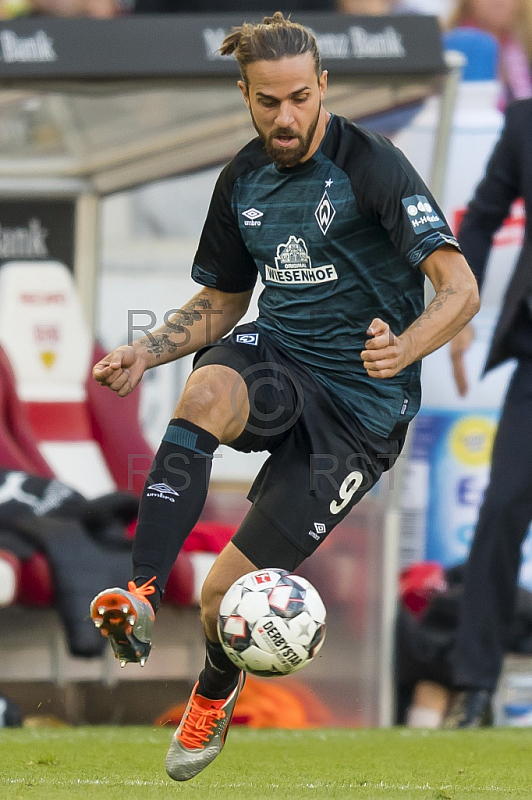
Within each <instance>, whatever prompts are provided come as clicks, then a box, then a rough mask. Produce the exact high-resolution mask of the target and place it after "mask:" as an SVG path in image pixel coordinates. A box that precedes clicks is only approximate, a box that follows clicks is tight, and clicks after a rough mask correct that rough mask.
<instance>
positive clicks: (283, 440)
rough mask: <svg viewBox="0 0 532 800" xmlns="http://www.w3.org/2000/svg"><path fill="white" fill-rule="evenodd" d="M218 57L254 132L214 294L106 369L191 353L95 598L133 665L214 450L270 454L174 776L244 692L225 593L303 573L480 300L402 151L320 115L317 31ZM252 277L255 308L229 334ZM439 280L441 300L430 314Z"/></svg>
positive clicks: (213, 742)
mask: <svg viewBox="0 0 532 800" xmlns="http://www.w3.org/2000/svg"><path fill="white" fill-rule="evenodd" d="M221 52H222V54H223V55H229V54H231V53H234V54H235V56H236V59H237V61H238V64H239V67H240V73H241V80H240V81H239V84H238V85H239V87H240V90H241V91H242V94H243V97H244V101H245V103H246V105H247V106H248V108H249V110H250V113H251V117H252V120H253V124H254V125H255V128H256V130H257V133H258V137H257V138H256V139H254V140H253V141H251V142H250V143H249V144H248V145H247V146H246V147H244V148H243V149H242V150H241V151H240V152H239V153H238V154H237V155H236V156H235V157H234V158H233V159H232V161H231V162H230V163H229V164H228V165H227V166H226V167H225V168H224V169H223V171H222V173H221V175H220V177H219V179H218V181H217V184H216V187H215V189H214V193H213V196H212V200H211V204H210V207H209V211H208V214H207V220H206V222H205V226H204V229H203V232H202V235H201V239H200V242H199V247H198V251H197V253H196V257H195V259H194V264H193V267H192V276H193V278H194V279H195V280H196V281H197V282H198V283H199V284H200V285H201V286H202V289H201V290H200V292H199V293H198V294H197V295H196V296H195V297H194V298H192V300H190V301H189V302H188V303H187V304H186V305H185V306H184V307H183V308H182V309H181V310H180V311H178V312H177V313H176V314H174V316H173V317H172V318H171V320H170V323H169V324H168V325H164V326H162V327H161V328H159V329H158V330H157V331H155V332H154V333H153V334H150V335H148V336H146V337H143V338H141V339H139V340H138V341H136V342H134V343H133V345H131V346H123V347H119V348H117V349H116V350H115V351H113V352H112V353H110V354H109V355H108V356H107V357H106V358H105V359H103V360H102V361H101V362H100V363H99V364H97V365H96V366H95V368H94V377H95V378H96V380H97V381H99V382H100V383H101V384H103V385H106V386H109V387H110V388H111V389H112V390H113V391H115V392H117V393H118V394H119V395H120V396H125V395H127V394H129V392H131V391H132V390H133V389H134V388H135V387H136V386H137V384H138V383H139V381H140V380H141V378H142V375H143V374H144V371H145V370H146V369H149V368H151V367H154V366H156V365H158V364H163V363H166V362H168V361H171V360H174V359H176V358H180V357H182V356H185V355H188V354H189V353H196V357H195V362H194V369H193V371H192V374H191V375H190V377H189V379H188V382H187V384H186V387H185V389H184V391H183V394H182V396H181V398H180V399H179V401H178V404H177V408H176V411H175V417H174V419H172V420H171V421H170V423H169V425H168V429H167V431H166V433H165V434H164V436H163V441H162V443H161V446H160V448H159V450H158V452H157V455H156V457H155V460H154V463H153V465H152V468H151V472H150V475H149V477H148V480H147V482H146V488H145V490H144V494H143V497H142V500H141V504H140V512H139V521H138V526H137V531H136V537H135V543H134V552H133V562H134V563H133V567H134V572H133V575H134V579H133V580H132V581H131V582H130V583H129V585H128V591H125V590H123V589H118V588H115V589H108V590H106V591H104V592H101V593H100V594H99V595H98V596H97V597H96V598H95V599H94V601H93V603H92V605H91V615H92V618H93V620H94V622H95V624H96V625H97V626H98V627H100V628H101V630H102V631H103V632H104V633H105V634H106V635H108V637H109V640H110V642H111V645H112V647H113V649H114V651H115V653H116V655H117V657H118V658H120V659H121V661H122V662H123V663H125V662H127V661H133V662H135V661H137V662H138V661H140V662H141V663H143V662H144V660H145V659H146V657H147V655H148V653H149V650H150V639H151V635H152V628H153V622H154V615H155V611H156V609H157V606H158V605H159V602H160V599H161V595H162V592H163V589H164V586H165V583H166V580H167V578H168V574H169V572H170V570H171V568H172V565H173V563H174V560H175V558H176V556H177V554H178V552H179V550H180V548H181V546H182V544H183V542H184V540H185V538H186V537H187V535H188V534H189V532H190V531H191V529H192V527H193V526H194V524H195V523H196V521H197V519H198V517H199V515H200V513H201V510H202V508H203V505H204V503H205V499H206V495H207V484H208V476H209V474H210V463H211V460H212V456H213V453H214V451H215V450H216V448H217V447H218V445H219V444H220V443H223V444H227V445H229V446H230V447H233V448H235V449H236V450H240V451H244V452H250V451H252V450H266V451H269V452H270V457H269V458H268V460H267V461H266V463H265V465H264V466H263V468H262V469H261V471H260V473H259V475H258V476H257V478H256V480H255V482H254V484H253V486H252V488H251V491H250V494H249V499H250V500H251V502H252V507H251V509H250V511H249V513H248V515H247V516H246V518H245V519H244V521H243V523H242V524H241V526H240V528H239V529H238V531H237V532H236V534H235V536H234V537H233V539H232V541H231V542H230V543H229V544H228V545H227V547H226V548H225V549H224V550H223V552H222V553H221V554H220V556H219V557H218V559H217V560H216V562H215V564H214V565H213V568H212V570H211V571H210V573H209V575H208V577H207V579H206V581H205V583H204V586H203V592H202V601H201V615H202V622H203V627H204V630H205V635H206V650H207V654H206V660H205V668H204V669H203V671H202V672H201V674H200V677H199V680H198V683H197V684H196V686H195V687H194V689H193V692H192V696H191V698H190V702H189V705H188V707H187V710H186V711H185V714H184V716H183V719H182V721H181V724H180V725H179V727H178V729H177V731H176V732H175V734H174V736H173V738H172V742H171V745H170V749H169V751H168V755H167V759H166V769H167V772H168V774H169V775H170V776H171V777H172V778H173V779H174V780H177V781H184V780H188V779H189V778H192V777H193V776H194V775H196V774H197V773H199V772H200V771H201V770H202V769H204V768H205V767H206V766H207V765H208V764H209V763H211V761H212V760H213V759H214V758H215V757H216V756H217V755H218V753H219V752H220V750H221V749H222V746H223V744H224V740H225V736H226V734H227V729H228V726H229V723H230V721H231V715H232V712H233V709H234V706H235V703H236V700H237V698H238V694H239V692H240V690H241V688H242V684H243V674H242V673H241V671H240V670H239V669H238V668H237V667H236V666H235V665H234V664H233V663H232V662H231V661H229V659H228V658H227V656H226V655H225V653H224V651H223V649H222V647H221V645H220V643H219V641H218V637H217V631H216V622H217V612H218V607H219V604H220V601H221V598H222V597H223V595H224V594H225V592H226V591H227V589H228V588H229V587H230V586H231V584H232V583H233V582H234V581H235V580H236V579H237V578H239V577H241V576H242V575H244V574H246V573H248V572H252V571H253V570H257V569H259V570H260V569H265V568H272V567H274V568H281V569H285V570H289V571H293V570H294V569H296V567H298V565H299V564H301V562H302V561H303V560H304V559H305V558H307V557H308V556H309V555H311V554H312V553H313V552H314V550H315V549H316V548H317V547H318V545H319V544H320V543H321V542H322V541H323V540H324V539H325V537H326V536H327V535H328V534H329V533H330V531H331V530H332V529H333V528H334V526H335V525H336V524H337V523H338V522H340V521H341V520H342V519H343V518H344V517H345V515H346V514H347V513H348V512H349V511H350V509H351V508H352V507H353V505H354V504H355V503H357V502H358V501H359V500H360V498H361V497H362V496H363V495H364V494H365V493H366V492H367V491H368V490H369V489H370V488H371V487H372V486H373V485H374V484H375V482H376V481H377V480H378V479H379V477H380V476H381V474H382V473H383V472H384V471H385V470H387V469H389V468H390V467H391V466H392V465H393V463H394V461H395V460H396V458H397V457H398V455H399V453H400V451H401V447H402V445H403V441H404V438H405V434H406V429H407V425H408V422H409V420H411V419H412V417H413V416H414V414H415V413H416V411H417V409H418V407H419V402H420V386H419V376H420V359H421V358H423V356H425V355H427V354H428V353H430V352H432V351H433V350H435V349H436V348H437V347H440V346H441V345H443V344H444V343H445V342H447V341H448V340H449V339H450V338H451V337H452V336H454V335H455V334H456V333H457V332H458V331H459V330H461V328H462V327H463V326H464V325H465V324H466V323H467V321H468V320H469V319H470V318H471V317H472V316H473V315H474V314H475V313H476V311H477V310H478V293H477V287H476V282H475V279H474V277H473V275H472V273H471V271H470V269H469V267H468V265H467V262H466V261H465V259H464V258H463V256H462V255H461V253H460V251H459V248H458V245H457V243H456V240H455V239H454V237H453V236H452V234H451V231H450V230H449V228H448V226H447V223H446V222H445V220H444V218H443V215H442V212H441V211H440V209H439V208H438V206H437V204H436V202H435V201H434V199H433V198H432V197H431V195H430V192H429V191H428V189H427V187H426V186H425V185H424V183H423V182H422V181H421V179H420V178H419V176H418V175H417V174H416V173H415V171H414V170H413V168H412V167H411V165H410V164H409V163H408V162H407V161H406V159H405V158H404V156H403V155H402V153H400V152H399V151H398V150H397V149H396V148H395V147H394V146H393V145H392V144H391V143H390V142H389V141H388V140H386V139H384V138H382V137H379V136H375V135H374V134H371V133H367V132H366V131H364V130H362V129H361V128H359V127H358V126H357V125H355V124H353V123H350V122H348V121H347V120H346V119H343V118H341V117H337V116H335V115H333V114H330V113H329V112H327V111H326V110H325V108H324V107H323V105H322V101H323V98H324V96H325V90H326V85H327V73H326V72H325V71H323V70H322V67H321V60H320V54H319V51H318V47H317V44H316V40H315V38H314V36H313V35H312V33H311V32H310V31H309V30H307V29H306V28H304V27H302V26H301V25H298V24H297V23H295V22H292V21H291V20H286V19H284V17H283V15H282V14H281V13H280V12H277V13H276V14H274V15H273V17H266V18H265V19H264V20H263V21H262V23H260V24H257V25H252V24H245V25H242V26H241V27H239V28H236V29H234V30H233V31H232V33H230V34H229V35H228V36H227V37H226V39H225V40H224V42H223V45H222V48H221ZM258 274H260V278H261V280H262V283H263V286H264V288H263V290H262V294H261V295H260V299H259V316H258V319H257V320H256V321H255V322H254V323H252V324H246V325H240V326H238V327H236V328H235V325H237V324H238V322H239V320H240V319H241V318H242V316H243V315H244V314H245V312H246V310H247V308H248V305H249V302H250V299H251V294H252V291H253V287H254V285H255V282H256V279H257V275H258ZM425 276H428V278H429V279H430V281H431V283H432V284H433V286H434V289H435V292H436V294H435V297H434V299H433V300H432V302H431V303H430V304H429V305H428V306H427V308H425V309H424V302H423V298H424V280H425ZM233 329H234V330H233ZM231 331H232V333H231ZM325 454H328V455H325ZM331 464H332V465H333V466H332V467H331Z"/></svg>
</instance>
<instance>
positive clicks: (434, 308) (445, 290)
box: [412, 283, 456, 328]
mask: <svg viewBox="0 0 532 800" xmlns="http://www.w3.org/2000/svg"><path fill="white" fill-rule="evenodd" d="M452 294H456V290H455V289H453V287H452V286H451V284H450V283H449V284H448V285H447V286H443V287H442V288H441V289H438V291H437V292H436V294H435V295H434V297H433V298H432V300H431V302H430V303H429V304H428V306H427V307H426V309H425V310H424V312H423V313H422V314H421V315H420V316H419V317H418V318H417V319H416V320H415V321H414V322H413V323H412V328H420V327H421V325H422V324H423V322H424V321H425V320H427V319H430V318H431V317H432V316H433V315H434V314H437V312H438V311H440V310H441V309H442V308H443V306H444V305H445V303H446V302H447V300H448V299H449V297H450V295H452Z"/></svg>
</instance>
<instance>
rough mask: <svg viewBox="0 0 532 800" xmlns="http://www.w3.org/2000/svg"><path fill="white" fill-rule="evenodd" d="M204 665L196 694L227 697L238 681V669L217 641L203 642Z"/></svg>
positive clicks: (211, 698) (217, 697) (219, 698)
mask: <svg viewBox="0 0 532 800" xmlns="http://www.w3.org/2000/svg"><path fill="white" fill-rule="evenodd" d="M205 649H206V653H205V667H204V669H203V670H202V671H201V672H200V676H199V685H198V694H200V695H201V696H202V697H208V698H209V700H223V699H224V698H225V697H228V696H229V695H230V694H231V692H232V691H233V689H234V688H235V686H236V684H237V682H238V676H239V675H240V669H239V668H238V667H237V666H236V665H235V664H233V662H232V661H230V660H229V658H228V657H227V656H226V655H225V652H224V649H223V647H222V645H221V644H220V643H219V642H211V641H210V640H209V639H207V640H206V642H205Z"/></svg>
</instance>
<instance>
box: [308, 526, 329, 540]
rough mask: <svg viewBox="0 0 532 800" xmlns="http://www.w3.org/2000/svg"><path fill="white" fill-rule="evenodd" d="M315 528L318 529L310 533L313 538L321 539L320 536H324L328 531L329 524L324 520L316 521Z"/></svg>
mask: <svg viewBox="0 0 532 800" xmlns="http://www.w3.org/2000/svg"><path fill="white" fill-rule="evenodd" d="M314 528H315V529H316V530H314V531H309V532H308V535H309V536H312V538H313V539H317V540H318V541H319V539H320V536H323V534H324V533H327V526H326V525H324V524H323V522H315V523H314Z"/></svg>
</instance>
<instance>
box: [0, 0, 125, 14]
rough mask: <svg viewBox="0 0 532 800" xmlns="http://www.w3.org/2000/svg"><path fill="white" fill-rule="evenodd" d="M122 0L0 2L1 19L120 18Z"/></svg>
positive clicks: (14, 0)
mask: <svg viewBox="0 0 532 800" xmlns="http://www.w3.org/2000/svg"><path fill="white" fill-rule="evenodd" d="M124 9H125V7H124V6H123V5H122V3H121V2H120V0H0V19H15V18H17V17H92V18H95V19H110V18H112V17H118V16H120V15H121V14H122V13H123V12H124Z"/></svg>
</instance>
